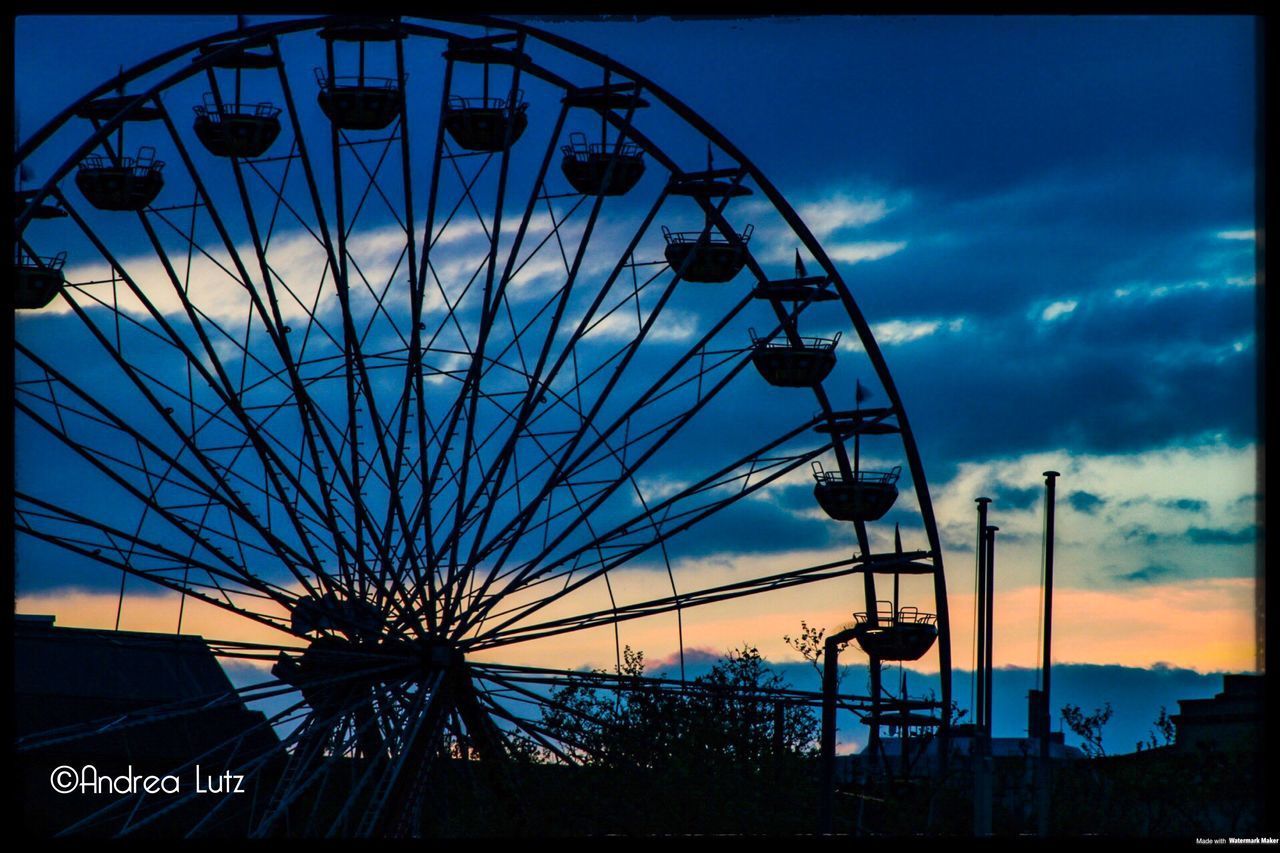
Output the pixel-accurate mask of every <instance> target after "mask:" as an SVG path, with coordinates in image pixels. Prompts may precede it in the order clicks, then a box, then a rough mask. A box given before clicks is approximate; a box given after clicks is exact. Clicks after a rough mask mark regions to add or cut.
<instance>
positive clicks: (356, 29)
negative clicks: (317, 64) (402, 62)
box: [315, 22, 404, 130]
mask: <svg viewBox="0 0 1280 853" xmlns="http://www.w3.org/2000/svg"><path fill="white" fill-rule="evenodd" d="M318 35H319V36H320V38H322V39H324V40H325V41H326V42H328V43H329V45H328V55H329V68H330V73H329V74H325V72H324V71H323V70H321V69H319V68H317V69H316V72H315V73H316V82H317V83H319V84H320V94H319V95H317V96H316V100H317V101H318V102H319V104H320V109H321V110H323V111H324V114H325V115H326V116H327V117H328V118H329V121H331V122H333V124H334V125H336V126H337V127H339V128H341V129H342V130H381V129H382V128H384V127H386V126H387V125H389V124H391V122H392V121H393V120H394V119H395V117H396V116H398V115H400V113H401V111H402V110H403V108H404V87H403V85H402V84H403V81H402V80H399V79H397V78H393V77H371V76H368V75H366V74H365V44H366V42H380V41H394V40H397V39H402V38H404V33H403V32H402V31H401V29H400V28H399V26H398V25H396V24H393V23H385V24H384V23H376V22H372V23H358V24H346V25H341V26H332V27H325V28H324V29H322V30H320V32H319V33H318ZM339 41H344V42H355V43H356V44H357V45H358V47H359V65H358V68H357V73H356V74H355V75H346V76H339V75H337V74H334V73H333V44H334V42H339Z"/></svg>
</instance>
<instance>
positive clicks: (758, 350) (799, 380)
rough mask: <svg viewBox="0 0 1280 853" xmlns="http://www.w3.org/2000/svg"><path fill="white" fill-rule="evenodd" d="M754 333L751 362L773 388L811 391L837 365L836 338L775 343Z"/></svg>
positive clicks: (800, 339)
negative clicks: (806, 389)
mask: <svg viewBox="0 0 1280 853" xmlns="http://www.w3.org/2000/svg"><path fill="white" fill-rule="evenodd" d="M750 333H751V363H752V364H754V365H755V367H756V370H757V371H759V373H760V375H761V376H762V377H764V380H765V381H766V382H768V383H769V384H770V385H776V386H778V387H779V388H812V387H813V386H815V385H818V384H819V383H821V382H822V380H824V379H826V378H827V376H828V375H829V374H830V373H831V370H832V369H833V368H834V367H835V366H836V345H837V344H839V343H840V334H839V333H838V332H837V333H836V336H835V337H834V338H797V339H796V341H791V340H787V339H783V340H780V341H773V340H769V339H766V338H757V337H756V333H755V329H751V330H750Z"/></svg>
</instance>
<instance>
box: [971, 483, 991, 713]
mask: <svg viewBox="0 0 1280 853" xmlns="http://www.w3.org/2000/svg"><path fill="white" fill-rule="evenodd" d="M974 502H975V503H976V504H977V505H978V544H977V561H976V563H975V569H974V573H975V574H974V586H975V589H974V593H975V595H976V596H977V600H976V602H975V605H976V609H977V623H976V624H975V625H974V628H973V629H974V635H975V638H976V642H977V646H976V649H975V659H974V662H973V678H974V708H973V714H974V718H973V723H974V726H975V728H976V729H979V730H980V729H981V728H982V720H983V718H984V716H985V713H986V712H985V706H984V702H985V701H986V683H985V681H984V680H983V672H984V670H985V669H986V667H985V666H984V663H985V661H986V641H987V631H986V617H987V603H986V598H987V584H986V574H987V532H986V531H987V504H989V503H991V498H985V497H984V498H978V499H977V500H976V501H974Z"/></svg>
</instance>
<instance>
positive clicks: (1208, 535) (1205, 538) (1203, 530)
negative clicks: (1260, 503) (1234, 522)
mask: <svg viewBox="0 0 1280 853" xmlns="http://www.w3.org/2000/svg"><path fill="white" fill-rule="evenodd" d="M1187 538H1188V539H1190V540H1191V541H1192V542H1194V543H1196V544H1197V545H1246V544H1252V543H1253V542H1256V541H1257V539H1258V526H1257V525H1256V524H1250V525H1249V526H1247V527H1242V528H1240V529H1239V530H1224V529H1221V528H1207V527H1190V528H1188V529H1187Z"/></svg>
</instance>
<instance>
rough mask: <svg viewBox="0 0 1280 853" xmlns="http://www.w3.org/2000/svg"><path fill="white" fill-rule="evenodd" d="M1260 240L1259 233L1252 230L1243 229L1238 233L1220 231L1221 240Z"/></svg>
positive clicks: (1219, 237)
mask: <svg viewBox="0 0 1280 853" xmlns="http://www.w3.org/2000/svg"><path fill="white" fill-rule="evenodd" d="M1257 238H1258V235H1257V232H1255V231H1254V230H1253V229H1252V228H1243V229H1240V230H1238V231H1219V232H1218V239H1219V240H1248V241H1250V242H1253V241H1254V240H1256V239H1257Z"/></svg>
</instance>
